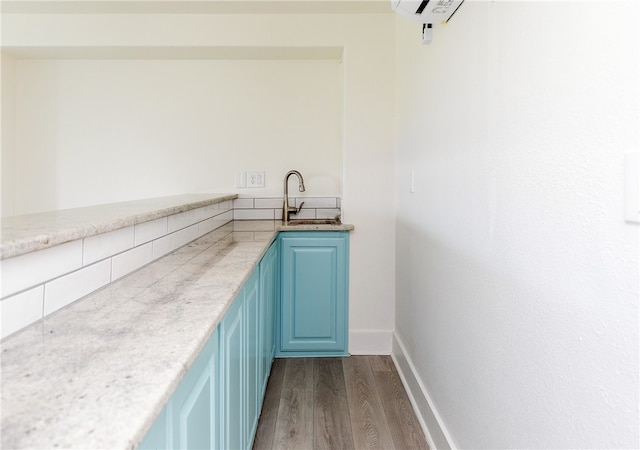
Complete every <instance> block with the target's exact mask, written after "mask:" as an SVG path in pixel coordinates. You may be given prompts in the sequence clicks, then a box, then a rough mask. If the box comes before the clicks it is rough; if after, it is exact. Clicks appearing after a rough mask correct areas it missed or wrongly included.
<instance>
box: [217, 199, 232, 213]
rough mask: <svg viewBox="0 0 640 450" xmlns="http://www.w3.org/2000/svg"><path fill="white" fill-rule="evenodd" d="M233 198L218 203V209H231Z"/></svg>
mask: <svg viewBox="0 0 640 450" xmlns="http://www.w3.org/2000/svg"><path fill="white" fill-rule="evenodd" d="M233 202H234V200H225V201H224V202H220V203H218V205H219V208H218V209H219V210H220V211H229V210H231V209H233Z"/></svg>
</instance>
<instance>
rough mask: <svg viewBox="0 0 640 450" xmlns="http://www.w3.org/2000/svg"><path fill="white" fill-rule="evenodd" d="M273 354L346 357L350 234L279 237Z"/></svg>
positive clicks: (297, 234)
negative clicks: (276, 333) (278, 291)
mask: <svg viewBox="0 0 640 450" xmlns="http://www.w3.org/2000/svg"><path fill="white" fill-rule="evenodd" d="M280 251H281V298H280V311H279V312H280V324H279V331H280V336H279V342H278V351H277V356H283V357H290V356H344V355H347V354H348V353H347V352H348V344H347V336H348V275H347V273H348V272H347V271H348V258H349V233H348V232H325V231H322V232H308V231H304V232H286V233H281V234H280Z"/></svg>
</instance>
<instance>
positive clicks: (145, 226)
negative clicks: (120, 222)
mask: <svg viewBox="0 0 640 450" xmlns="http://www.w3.org/2000/svg"><path fill="white" fill-rule="evenodd" d="M165 234H167V218H166V217H162V218H160V219H156V220H151V221H149V222H144V223H139V224H137V225H136V226H135V240H134V244H135V245H136V246H138V245H140V244H144V243H146V242H149V241H152V240H154V239H157V238H159V237H162V236H164V235H165Z"/></svg>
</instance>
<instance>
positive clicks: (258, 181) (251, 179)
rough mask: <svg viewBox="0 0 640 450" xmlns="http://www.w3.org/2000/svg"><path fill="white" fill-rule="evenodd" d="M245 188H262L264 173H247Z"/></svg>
mask: <svg viewBox="0 0 640 450" xmlns="http://www.w3.org/2000/svg"><path fill="white" fill-rule="evenodd" d="M247 187H248V188H263V187H264V171H251V172H247Z"/></svg>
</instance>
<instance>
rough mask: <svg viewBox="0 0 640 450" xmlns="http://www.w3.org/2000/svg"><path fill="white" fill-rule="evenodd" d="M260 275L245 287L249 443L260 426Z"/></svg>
mask: <svg viewBox="0 0 640 450" xmlns="http://www.w3.org/2000/svg"><path fill="white" fill-rule="evenodd" d="M258 281H259V277H258V274H257V271H256V272H255V273H254V275H252V276H251V278H250V279H249V281H248V282H247V284H246V287H245V289H244V290H245V317H246V333H247V350H246V355H247V356H246V363H247V384H246V394H247V396H246V422H245V423H246V424H247V429H246V439H245V442H246V443H247V445H249V444H250V443H251V440H252V437H253V434H254V432H255V430H256V428H257V427H258V416H259V415H260V410H259V409H258V408H259V407H258V404H259V401H258V395H261V394H262V393H261V392H260V384H261V383H260V379H259V378H260V377H259V375H260V373H259V370H260V350H259V337H260V326H259V322H258V318H259V314H258V310H259V307H260V304H259V296H258V294H259V289H258Z"/></svg>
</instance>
